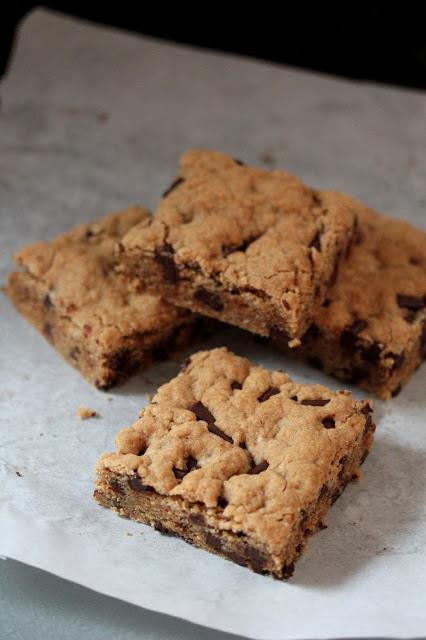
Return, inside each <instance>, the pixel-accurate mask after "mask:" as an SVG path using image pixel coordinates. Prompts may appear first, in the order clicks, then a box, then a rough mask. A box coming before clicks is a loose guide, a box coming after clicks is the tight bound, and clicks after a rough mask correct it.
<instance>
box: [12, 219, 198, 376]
mask: <svg viewBox="0 0 426 640" xmlns="http://www.w3.org/2000/svg"><path fill="white" fill-rule="evenodd" d="M147 218H149V214H148V213H147V211H146V210H144V209H142V208H141V207H131V208H129V209H127V210H125V211H122V212H119V213H115V214H112V215H109V216H107V217H104V218H102V219H100V220H98V221H96V222H94V223H92V224H83V225H80V226H78V227H76V228H75V229H72V230H71V231H69V232H68V233H65V234H63V235H61V236H59V237H58V238H56V239H55V240H53V242H50V243H48V242H36V243H34V244H32V245H30V246H27V247H25V248H24V249H22V250H21V251H20V252H19V253H18V254H17V255H16V256H15V260H16V262H17V264H18V265H19V266H20V267H22V268H23V270H22V271H16V272H14V273H11V274H10V275H9V278H8V281H7V284H6V287H5V291H6V293H7V295H8V296H9V298H10V299H11V301H12V302H13V304H14V305H15V307H16V308H17V310H18V311H19V312H20V313H22V315H23V316H24V317H25V318H26V319H27V320H28V321H29V322H30V323H31V324H33V325H34V326H35V327H36V328H37V329H38V330H39V331H40V332H41V333H42V334H43V336H44V337H45V338H46V339H47V340H48V341H49V342H50V343H51V344H52V345H53V346H54V347H55V348H56V349H57V350H58V351H59V353H60V354H61V355H62V356H63V357H64V358H65V359H66V360H67V361H68V362H69V363H70V364H72V365H73V366H74V367H76V368H77V369H78V370H79V371H80V373H81V374H82V375H83V376H84V377H85V378H86V379H87V380H88V381H89V382H91V383H93V384H95V385H96V386H97V387H98V388H99V389H108V388H109V387H111V386H113V385H114V384H116V383H117V382H119V381H121V380H124V379H125V378H126V377H127V376H128V375H129V374H130V373H131V372H132V371H134V370H135V368H136V367H138V366H139V365H142V364H146V363H148V362H149V361H150V360H151V359H152V357H155V356H156V355H159V356H160V355H162V353H163V352H164V351H165V352H166V353H169V352H170V351H173V350H174V349H179V347H180V346H182V345H184V344H186V342H187V341H188V340H189V338H190V337H191V336H192V333H193V332H194V330H195V326H196V325H195V319H194V316H193V315H191V313H189V312H187V311H184V310H179V309H176V308H175V307H172V306H171V305H169V304H167V303H165V302H163V301H161V300H160V299H159V298H158V297H157V296H154V295H150V294H146V293H143V294H141V293H135V292H133V291H130V289H129V287H128V286H127V285H126V283H125V282H124V281H123V279H122V277H121V276H120V275H119V274H118V273H117V270H116V264H115V258H114V250H115V247H116V243H117V241H118V240H119V239H120V238H122V236H123V235H124V234H125V233H126V232H127V231H128V230H129V229H130V228H131V227H132V226H133V225H134V224H136V223H139V222H141V221H143V220H146V219H147Z"/></svg>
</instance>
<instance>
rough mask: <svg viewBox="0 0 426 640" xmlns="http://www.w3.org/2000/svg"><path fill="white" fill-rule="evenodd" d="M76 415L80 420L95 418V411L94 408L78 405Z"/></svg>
mask: <svg viewBox="0 0 426 640" xmlns="http://www.w3.org/2000/svg"><path fill="white" fill-rule="evenodd" d="M77 415H78V417H79V418H80V420H88V419H89V418H95V417H96V416H97V413H96V411H95V410H94V409H88V408H87V407H83V405H80V406H79V408H78V411H77Z"/></svg>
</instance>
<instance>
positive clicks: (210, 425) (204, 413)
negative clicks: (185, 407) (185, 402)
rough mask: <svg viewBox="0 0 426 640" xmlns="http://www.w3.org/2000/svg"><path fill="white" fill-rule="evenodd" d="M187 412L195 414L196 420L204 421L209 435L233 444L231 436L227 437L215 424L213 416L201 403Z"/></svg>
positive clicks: (194, 405)
mask: <svg viewBox="0 0 426 640" xmlns="http://www.w3.org/2000/svg"><path fill="white" fill-rule="evenodd" d="M189 410H190V411H192V412H193V413H195V415H196V417H197V419H198V420H204V422H207V429H208V430H209V431H210V433H213V434H214V435H215V436H219V437H220V438H223V440H226V441H227V442H229V443H230V444H233V442H234V441H233V439H232V438H231V436H228V435H227V434H226V433H225V432H224V431H222V429H220V428H219V427H218V426H217V425H216V424H215V422H214V415H213V414H212V413H210V411H209V410H208V409H207V407H205V406H204V405H203V403H202V402H200V401H198V402H195V403H194V404H193V405H192V407H190V409H189Z"/></svg>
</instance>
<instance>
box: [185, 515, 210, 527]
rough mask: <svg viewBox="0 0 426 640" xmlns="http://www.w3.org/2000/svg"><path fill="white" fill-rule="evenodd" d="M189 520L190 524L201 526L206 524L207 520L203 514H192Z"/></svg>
mask: <svg viewBox="0 0 426 640" xmlns="http://www.w3.org/2000/svg"><path fill="white" fill-rule="evenodd" d="M188 519H189V521H190V522H193V523H194V524H198V525H200V526H203V525H205V524H206V520H205V518H204V516H203V514H202V513H190V514H189V516H188Z"/></svg>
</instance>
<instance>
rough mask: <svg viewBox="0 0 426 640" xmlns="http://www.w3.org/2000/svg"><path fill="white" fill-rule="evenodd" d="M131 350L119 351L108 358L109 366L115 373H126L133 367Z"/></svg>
mask: <svg viewBox="0 0 426 640" xmlns="http://www.w3.org/2000/svg"><path fill="white" fill-rule="evenodd" d="M131 355H132V353H131V351H130V349H117V351H114V353H112V354H111V355H110V356H109V358H108V366H109V368H110V369H113V370H114V371H119V372H121V371H126V370H127V369H128V368H129V367H130V365H131Z"/></svg>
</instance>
